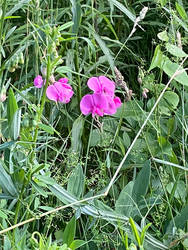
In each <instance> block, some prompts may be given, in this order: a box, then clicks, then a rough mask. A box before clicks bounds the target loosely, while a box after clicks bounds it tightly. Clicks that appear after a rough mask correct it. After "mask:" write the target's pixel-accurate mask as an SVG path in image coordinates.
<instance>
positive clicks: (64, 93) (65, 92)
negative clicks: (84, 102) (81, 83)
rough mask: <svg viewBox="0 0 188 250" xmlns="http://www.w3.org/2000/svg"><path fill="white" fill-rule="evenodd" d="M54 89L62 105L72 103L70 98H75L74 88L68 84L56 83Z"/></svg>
mask: <svg viewBox="0 0 188 250" xmlns="http://www.w3.org/2000/svg"><path fill="white" fill-rule="evenodd" d="M54 87H55V88H56V89H57V92H58V101H59V102H62V103H68V102H70V98H71V97H72V96H73V91H72V87H71V86H70V85H69V84H67V83H61V82H55V83H54Z"/></svg>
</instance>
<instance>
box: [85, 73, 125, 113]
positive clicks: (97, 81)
mask: <svg viewBox="0 0 188 250" xmlns="http://www.w3.org/2000/svg"><path fill="white" fill-rule="evenodd" d="M87 85H88V87H89V88H90V89H91V90H93V92H94V93H93V94H87V95H85V96H83V98H82V100H81V102H80V110H81V112H82V114H84V115H88V114H90V113H91V114H92V116H93V117H94V116H95V115H98V116H103V115H113V114H115V113H116V111H117V108H119V107H120V106H121V100H120V98H119V97H115V95H114V91H115V83H114V82H113V81H111V80H110V79H108V78H107V77H105V76H99V77H91V78H90V79H89V80H88V82H87Z"/></svg>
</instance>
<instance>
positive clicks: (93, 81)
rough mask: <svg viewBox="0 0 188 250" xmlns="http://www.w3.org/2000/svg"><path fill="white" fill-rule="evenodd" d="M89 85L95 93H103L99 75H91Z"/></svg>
mask: <svg viewBox="0 0 188 250" xmlns="http://www.w3.org/2000/svg"><path fill="white" fill-rule="evenodd" d="M87 86H88V87H89V88H90V89H91V90H93V91H94V93H101V92H102V88H101V84H100V82H99V78H98V77H91V78H90V79H89V80H88V82H87Z"/></svg>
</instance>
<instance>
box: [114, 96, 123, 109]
mask: <svg viewBox="0 0 188 250" xmlns="http://www.w3.org/2000/svg"><path fill="white" fill-rule="evenodd" d="M114 103H115V105H116V108H119V107H121V105H122V102H121V99H120V98H119V97H117V96H116V97H115V98H114Z"/></svg>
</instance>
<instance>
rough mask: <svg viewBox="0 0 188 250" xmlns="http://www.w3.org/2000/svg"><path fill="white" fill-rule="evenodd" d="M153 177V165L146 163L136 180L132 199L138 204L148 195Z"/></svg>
mask: <svg viewBox="0 0 188 250" xmlns="http://www.w3.org/2000/svg"><path fill="white" fill-rule="evenodd" d="M150 175H151V163H150V161H146V162H145V164H144V166H143V168H142V169H141V171H140V172H139V174H138V175H137V178H136V180H135V183H134V186H133V191H132V197H133V199H134V200H135V201H136V202H137V203H138V202H139V201H140V200H141V199H143V197H144V196H145V195H146V193H147V190H148V187H149V183H150Z"/></svg>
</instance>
